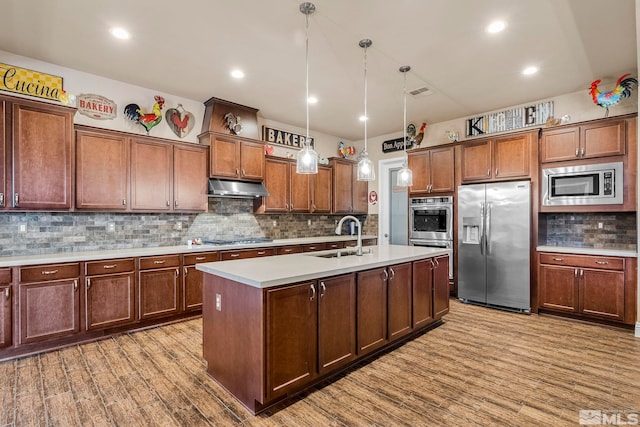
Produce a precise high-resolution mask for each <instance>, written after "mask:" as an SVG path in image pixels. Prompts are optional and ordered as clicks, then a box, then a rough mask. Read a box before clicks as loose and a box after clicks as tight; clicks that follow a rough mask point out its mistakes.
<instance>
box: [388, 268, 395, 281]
mask: <svg viewBox="0 0 640 427" xmlns="http://www.w3.org/2000/svg"><path fill="white" fill-rule="evenodd" d="M389 271H390V272H391V277H389V280H393V278H394V277H396V272H395V271H393V268H391V267H389Z"/></svg>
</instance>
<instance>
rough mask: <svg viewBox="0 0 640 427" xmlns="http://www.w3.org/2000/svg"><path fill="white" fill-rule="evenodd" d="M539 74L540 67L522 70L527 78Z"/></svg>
mask: <svg viewBox="0 0 640 427" xmlns="http://www.w3.org/2000/svg"><path fill="white" fill-rule="evenodd" d="M537 72H538V67H534V66H531V67H527V68H525V69H524V70H522V74H524V75H525V76H530V75H532V74H535V73H537Z"/></svg>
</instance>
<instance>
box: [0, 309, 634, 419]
mask: <svg viewBox="0 0 640 427" xmlns="http://www.w3.org/2000/svg"><path fill="white" fill-rule="evenodd" d="M201 328H202V324H201V321H200V320H191V321H187V322H183V323H176V324H173V325H169V326H164V327H159V328H155V329H150V330H146V331H142V332H136V333H131V334H126V335H121V336H119V337H116V338H111V339H106V340H103V341H99V342H95V343H91V344H85V345H79V346H74V347H70V348H66V349H63V350H59V351H54V352H50V353H46V354H41V355H36V356H31V357H26V358H22V359H18V360H14V361H9V362H4V363H0V426H5V425H10V426H13V425H15V426H31V425H38V426H44V425H49V426H73V425H82V426H86V425H95V426H105V425H119V426H130V425H131V426H138V425H139V426H156V425H168V426H170V425H175V426H199V425H214V426H233V425H243V426H402V425H406V426H437V425H452V426H459V425H464V426H485V425H499V426H503V425H512V426H528V425H531V426H541V425H546V426H562V425H567V426H572V425H578V421H579V415H578V411H579V410H581V409H586V410H588V409H591V410H607V411H613V410H616V411H623V410H626V411H629V412H627V413H626V414H623V415H622V417H623V418H622V420H625V418H624V417H626V416H627V414H632V413H635V414H638V413H640V339H637V338H634V337H633V333H632V332H631V331H627V330H618V329H613V328H608V327H603V326H598V325H591V324H585V323H579V322H575V321H571V320H565V319H558V318H553V317H549V316H537V315H531V316H526V315H520V314H512V313H505V312H501V311H496V310H491V309H487V308H482V307H475V306H468V305H464V304H461V303H459V302H457V301H451V312H450V313H449V314H448V315H446V316H445V323H444V325H442V326H440V327H439V328H437V329H434V330H432V331H429V332H428V333H426V334H425V335H422V336H420V337H419V338H417V339H415V340H413V341H410V342H408V343H406V344H405V345H404V346H402V347H400V348H398V349H396V350H395V351H393V352H390V353H387V354H384V355H382V356H380V357H378V358H376V359H374V360H373V361H371V362H370V363H368V364H364V365H362V366H359V368H358V369H353V370H350V371H349V372H347V373H345V374H343V375H341V376H340V377H339V378H337V379H336V380H335V381H333V382H330V383H327V384H323V386H322V387H316V388H315V389H313V390H311V391H309V392H307V393H305V394H304V395H302V396H300V397H298V398H296V399H294V400H293V401H291V402H290V404H288V405H282V406H280V407H278V408H275V409H273V410H271V411H268V412H267V413H265V414H261V415H259V416H255V417H254V416H252V415H250V414H249V413H248V412H247V411H246V410H245V409H244V408H243V407H242V406H241V405H240V404H239V403H237V402H236V401H235V400H234V399H233V398H232V397H230V396H229V395H228V394H227V393H226V392H225V391H224V390H223V389H221V388H220V387H219V386H218V385H217V384H216V383H215V382H214V381H213V380H212V379H210V378H209V377H208V376H207V374H206V372H205V365H204V361H203V359H202V357H201V351H202V344H201Z"/></svg>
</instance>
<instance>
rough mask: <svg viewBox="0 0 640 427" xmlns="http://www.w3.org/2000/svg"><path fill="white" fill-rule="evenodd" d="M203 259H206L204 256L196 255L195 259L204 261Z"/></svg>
mask: <svg viewBox="0 0 640 427" xmlns="http://www.w3.org/2000/svg"><path fill="white" fill-rule="evenodd" d="M205 259H207V257H206V256H197V257H196V261H204V260H205Z"/></svg>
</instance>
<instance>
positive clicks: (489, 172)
mask: <svg viewBox="0 0 640 427" xmlns="http://www.w3.org/2000/svg"><path fill="white" fill-rule="evenodd" d="M487 176H491V168H489V169H487Z"/></svg>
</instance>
